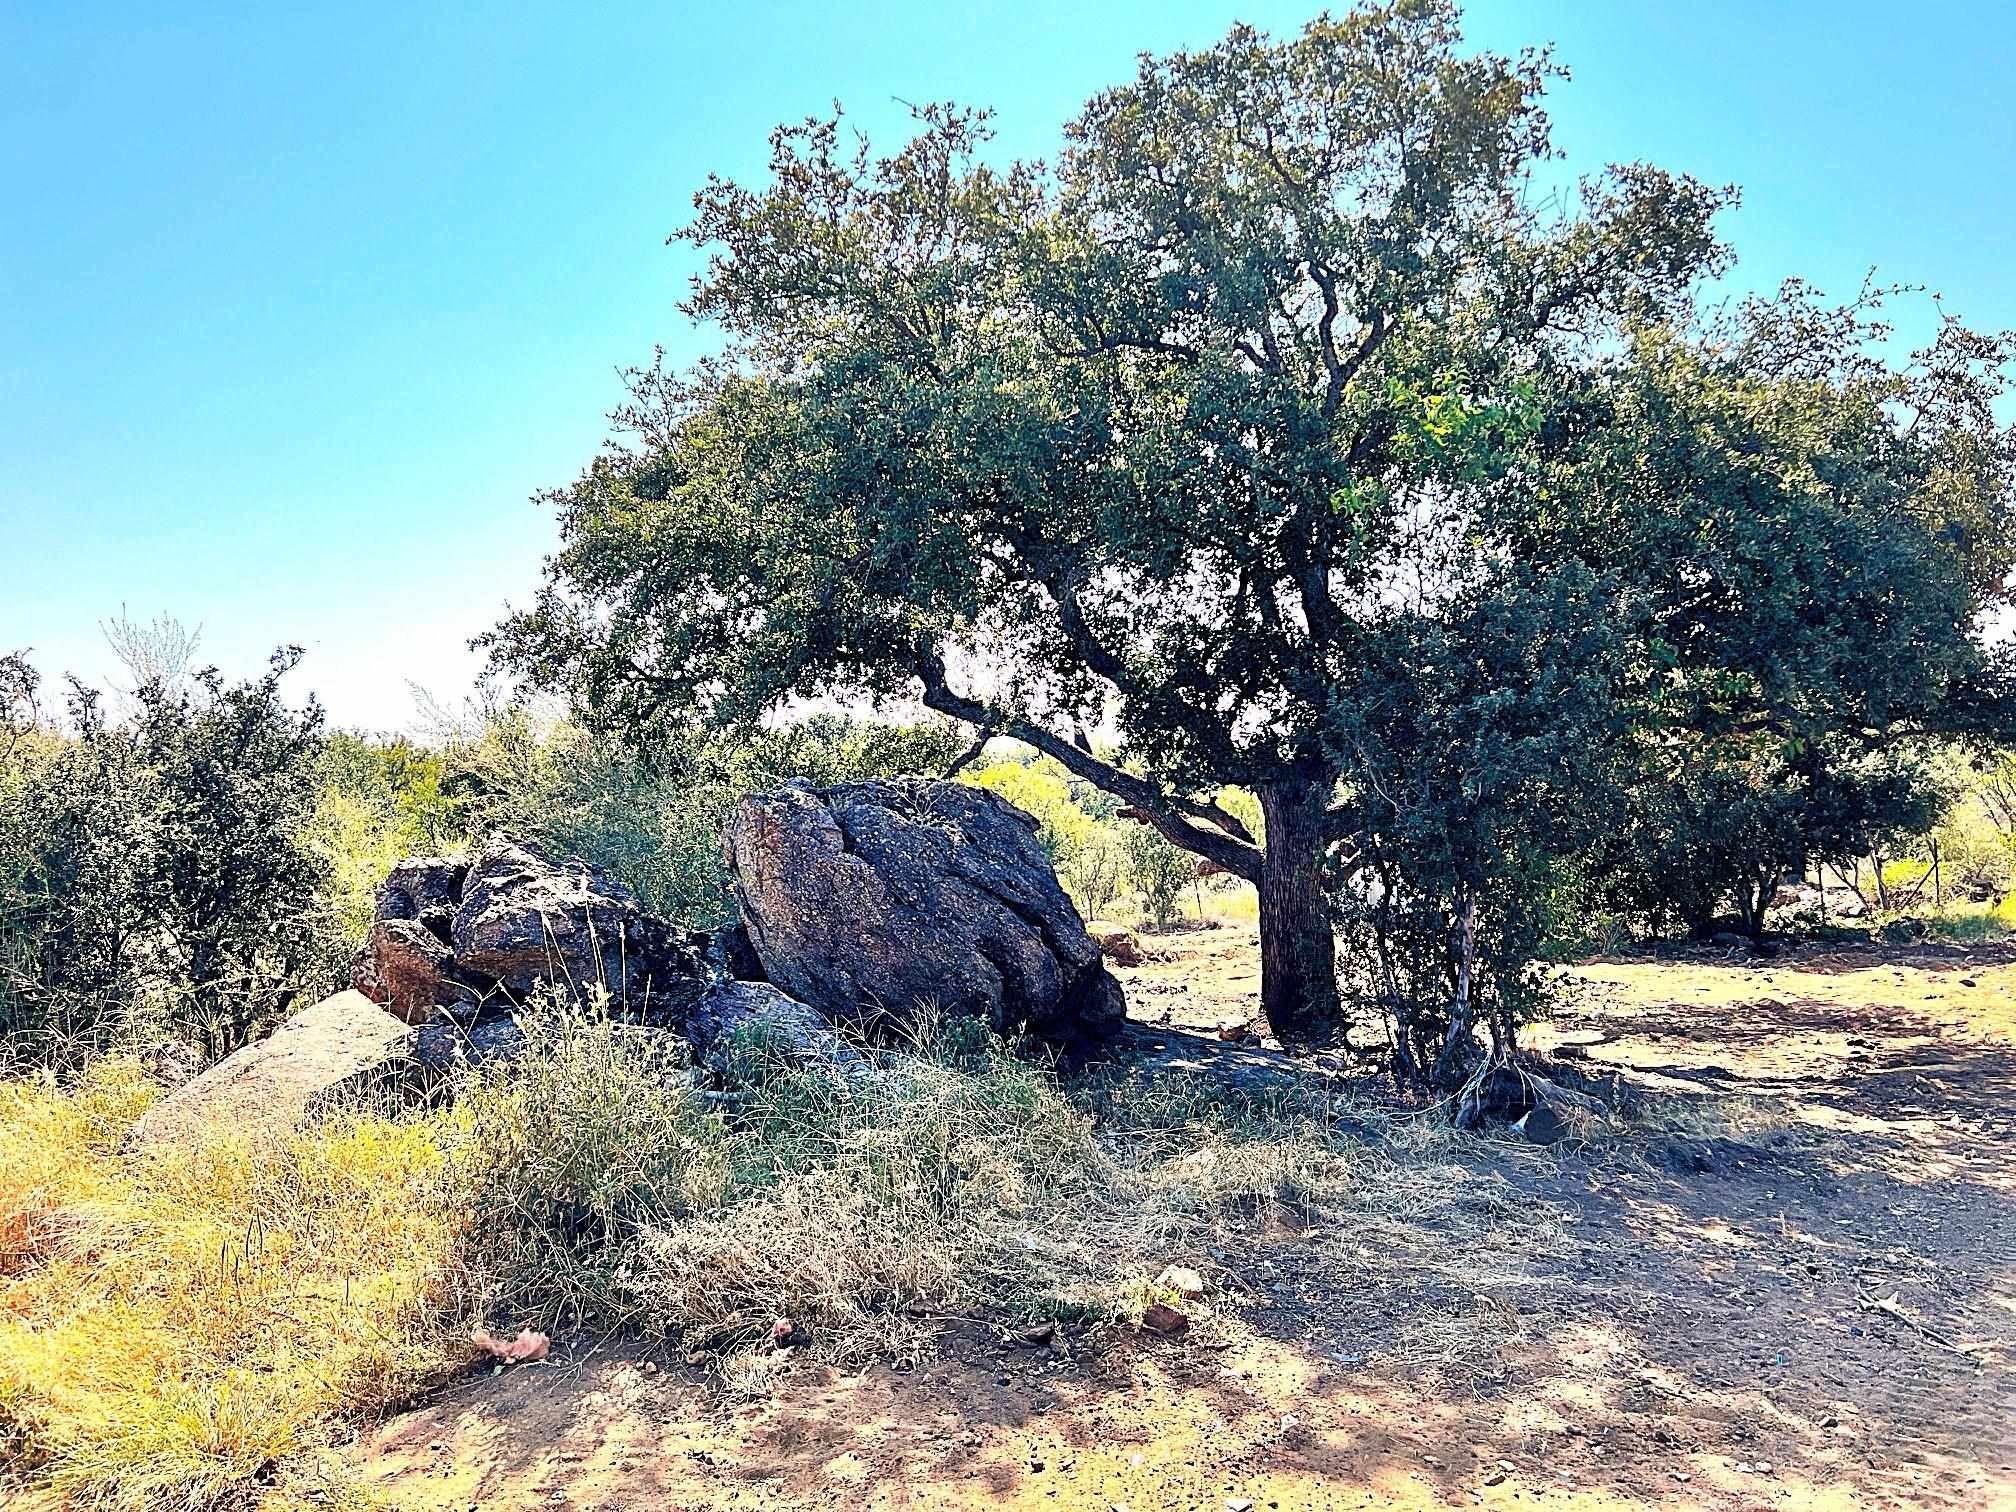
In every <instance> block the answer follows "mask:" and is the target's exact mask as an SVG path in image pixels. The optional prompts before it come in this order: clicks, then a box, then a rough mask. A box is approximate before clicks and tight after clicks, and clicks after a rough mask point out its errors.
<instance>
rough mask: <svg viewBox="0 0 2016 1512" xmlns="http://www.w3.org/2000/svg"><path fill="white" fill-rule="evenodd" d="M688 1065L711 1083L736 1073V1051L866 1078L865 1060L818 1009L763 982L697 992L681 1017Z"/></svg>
mask: <svg viewBox="0 0 2016 1512" xmlns="http://www.w3.org/2000/svg"><path fill="white" fill-rule="evenodd" d="M686 1038H687V1040H688V1042H689V1043H690V1044H691V1045H692V1048H693V1064H694V1065H695V1066H696V1067H699V1068H700V1069H701V1070H703V1071H704V1072H706V1073H707V1074H708V1075H709V1076H710V1077H712V1078H713V1079H714V1080H715V1081H716V1082H719V1083H723V1084H726V1083H728V1082H731V1081H733V1080H735V1079H736V1078H737V1077H738V1076H739V1075H741V1074H742V1072H743V1069H744V1068H742V1067H739V1066H738V1065H737V1064H736V1061H737V1057H738V1056H741V1055H748V1054H756V1055H759V1056H762V1057H771V1058H776V1059H781V1060H785V1061H789V1062H791V1063H792V1064H794V1065H797V1066H799V1067H802V1068H804V1069H807V1070H813V1069H816V1070H820V1071H826V1072H830V1073H832V1074H834V1075H835V1076H837V1077H839V1078H842V1079H844V1080H847V1081H864V1080H872V1079H873V1078H874V1077H875V1076H876V1075H877V1074H878V1073H877V1072H876V1070H875V1067H874V1066H873V1065H872V1064H870V1063H869V1061H868V1058H867V1057H866V1056H864V1055H863V1054H862V1053H861V1052H860V1051H858V1050H856V1049H855V1048H854V1047H853V1046H852V1045H850V1044H849V1043H848V1042H847V1041H846V1040H845V1039H844V1038H843V1037H842V1036H841V1035H839V1034H838V1033H836V1032H835V1031H834V1029H833V1027H832V1026H831V1025H830V1024H828V1023H827V1022H826V1020H825V1018H823V1017H822V1016H821V1015H820V1014H819V1012H818V1011H817V1010H816V1009H814V1008H812V1007H810V1006H808V1005H807V1004H804V1003H801V1002H799V1001H798V1000H797V999H796V998H791V997H786V996H785V995H784V994H783V993H782V992H779V991H778V990H777V989H776V988H775V987H772V986H771V985H770V984H769V983H768V982H716V983H714V984H713V985H712V986H711V987H709V988H707V990H706V991H705V992H703V993H701V995H700V998H699V1001H698V1002H696V1003H695V1004H694V1006H693V1013H692V1017H691V1018H689V1019H688V1020H687V1024H686Z"/></svg>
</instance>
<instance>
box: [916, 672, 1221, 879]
mask: <svg viewBox="0 0 2016 1512" xmlns="http://www.w3.org/2000/svg"><path fill="white" fill-rule="evenodd" d="M917 677H918V679H919V681H921V682H922V683H923V684H924V703H925V706H926V707H927V708H931V709H935V710H937V712H939V713H940V714H947V715H950V716H951V717H952V718H954V719H959V720H964V721H965V722H966V723H967V724H970V725H974V726H977V727H978V728H980V729H983V730H984V729H994V730H998V731H999V732H1000V733H1002V734H1004V735H1012V736H1014V737H1015V738H1016V739H1017V740H1021V741H1026V742H1027V743H1028V744H1029V745H1031V746H1034V747H1035V748H1036V749H1037V750H1039V751H1041V752H1042V753H1043V754H1044V755H1045V756H1048V757H1050V758H1052V759H1053V760H1054V761H1056V762H1057V764H1058V765H1059V766H1061V767H1063V768H1064V770H1065V771H1067V772H1070V773H1072V774H1074V775H1075V776H1079V777H1083V778H1084V779H1085V780H1086V781H1087V782H1089V783H1091V784H1093V786H1095V787H1098V788H1100V789H1102V790H1103V791H1105V792H1108V793H1111V794H1113V796H1114V797H1116V798H1119V799H1122V800H1123V801H1125V802H1127V803H1130V804H1132V805H1133V806H1134V807H1135V808H1137V809H1139V810H1140V811H1141V814H1142V816H1143V818H1145V819H1146V820H1147V821H1148V823H1150V824H1151V825H1153V826H1154V827H1155V829H1156V830H1157V831H1159V832H1160V833H1161V835H1162V837H1163V838H1164V839H1166V840H1168V841H1169V842H1170V843H1171V844H1172V845H1179V846H1181V847H1182V848H1183V849H1184V850H1187V851H1190V852H1192V853H1193V854H1196V855H1199V856H1202V857H1204V858H1205V859H1206V860H1207V861H1215V862H1216V863H1217V864H1218V865H1219V866H1222V867H1223V868H1224V869H1225V870H1226V871H1228V872H1231V873H1232V874H1233V875H1234V876H1238V877H1244V878H1245V879H1246V880H1247V881H1249V882H1257V881H1259V879H1260V848H1259V847H1258V846H1257V845H1254V844H1252V843H1251V841H1250V839H1247V840H1241V839H1238V838H1236V837H1235V836H1234V835H1232V834H1231V833H1229V832H1227V831H1226V830H1223V829H1217V828H1214V829H1205V828H1203V827H1202V826H1201V825H1198V824H1193V823H1191V822H1190V820H1189V819H1187V818H1185V817H1184V815H1185V814H1194V815H1197V816H1198V817H1201V818H1204V819H1206V820H1208V821H1209V822H1210V823H1211V824H1213V825H1221V824H1223V823H1225V821H1227V820H1229V821H1230V822H1231V823H1232V824H1238V823H1239V821H1238V820H1237V819H1236V818H1233V816H1232V815H1230V814H1227V813H1225V812H1224V810H1223V809H1220V808H1218V805H1217V804H1215V803H1212V804H1200V803H1195V802H1192V801H1191V800H1189V799H1185V798H1178V797H1175V796H1174V795H1172V794H1168V793H1164V792H1162V791H1161V790H1160V789H1159V788H1157V787H1156V786H1155V785H1154V784H1153V783H1151V782H1149V781H1148V780H1147V779H1145V778H1142V777H1137V776H1135V775H1134V774H1133V773H1132V772H1129V771H1126V770H1125V769H1123V768H1121V767H1117V766H1114V765H1113V764H1112V763H1110V762H1106V761H1101V760H1100V759H1099V758H1098V757H1096V756H1094V755H1093V754H1092V753H1091V752H1089V751H1084V750H1081V749H1079V748H1078V747H1077V746H1076V745H1073V744H1072V743H1071V742H1070V741H1068V740H1066V739H1065V738H1064V737H1063V736H1061V735H1059V734H1057V733H1056V732H1055V731H1052V730H1047V729H1045V728H1044V727H1043V726H1042V725H1040V724H1037V723H1036V722H1035V721H1034V720H1031V719H1025V718H1023V717H1021V716H1020V715H1016V714H1011V713H1008V712H1006V711H1004V710H1000V709H995V708H993V707H991V706H989V705H987V704H985V703H982V702H981V701H980V700H978V699H975V698H968V697H966V696H965V695H964V694H962V693H957V692H955V691H953V688H952V685H951V683H950V681H949V680H948V678H947V676H946V672H945V659H944V658H943V657H942V656H940V655H938V654H937V653H936V652H934V651H925V652H921V653H920V654H919V655H918V658H917ZM1213 810H1216V812H1215V813H1214V812H1213ZM1220 816H1222V818H1221V817H1220ZM1240 827H1241V828H1244V826H1243V825H1242V826H1240Z"/></svg>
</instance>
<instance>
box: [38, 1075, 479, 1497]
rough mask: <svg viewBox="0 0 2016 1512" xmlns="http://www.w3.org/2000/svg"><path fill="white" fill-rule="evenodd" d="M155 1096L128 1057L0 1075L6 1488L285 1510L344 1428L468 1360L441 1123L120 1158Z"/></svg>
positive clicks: (144, 1151) (358, 1118) (347, 1125)
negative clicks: (65, 1080) (31, 1075)
mask: <svg viewBox="0 0 2016 1512" xmlns="http://www.w3.org/2000/svg"><path fill="white" fill-rule="evenodd" d="M152 1098H153V1093H152V1090H151V1088H150V1087H149V1086H148V1084H147V1083H146V1080H145V1078H144V1077H143V1076H142V1075H141V1074H140V1072H139V1070H138V1068H137V1067H136V1066H134V1065H132V1064H131V1063H126V1062H104V1063H100V1064H99V1065H98V1066H96V1067H94V1068H93V1069H92V1070H91V1071H90V1072H89V1073H87V1075H86V1076H85V1078H84V1080H83V1082H82V1083H81V1084H80V1085H79V1086H77V1087H75V1088H73V1089H68V1090H64V1089H59V1088H57V1087H56V1086H55V1085H54V1084H53V1083H51V1082H49V1081H47V1080H46V1079H45V1080H31V1081H20V1082H14V1083H10V1084H5V1085H0V1477H7V1478H11V1480H12V1481H13V1482H14V1484H15V1485H16V1486H17V1487H21V1486H32V1487H36V1488H39V1489H41V1490H43V1491H46V1492H47V1493H49V1494H50V1495H52V1496H53V1497H55V1498H57V1499H59V1500H63V1501H69V1502H72V1503H74V1504H80V1505H91V1506H100V1507H108V1508H135V1509H140V1508H146V1509H149V1512H158V1509H181V1508H188V1509H197V1508H208V1507H215V1506H219V1505H222V1504H225V1503H227V1502H228V1503H232V1504H239V1505H242V1504H250V1503H256V1504H262V1505H272V1506H284V1505H289V1504H291V1502H292V1501H293V1500H294V1499H295V1493H296V1491H297V1490H299V1489H300V1487H301V1486H303V1485H304V1484H307V1483H310V1482H314V1481H317V1480H319V1479H321V1478H322V1467H321V1466H320V1463H319V1452H320V1451H322V1450H324V1449H325V1448H326V1447H327V1446H328V1445H329V1444H330V1443H331V1441H332V1432H333V1429H334V1426H335V1424H336V1423H337V1422H338V1421H339V1420H340V1419H342V1418H343V1417H345V1416H349V1415H353V1414H356V1413H360V1412H368V1411H370V1410H373V1409H377V1408H382V1407H384V1406H387V1405H389V1404H391V1403H394V1402H396V1401H398V1400H400V1399H401V1398H402V1397H404V1396H406V1395H408V1394H410V1393H411V1392H412V1391H414V1390H415V1389H416V1388H418V1387H420V1386H421V1385H423V1384H425V1383H427V1382H429V1381H432V1380H435V1379H438V1378H439V1377H440V1376H441V1375H442V1373H443V1372H444V1371H446V1370H447V1369H449V1368H451V1367H452V1366H453V1365H455V1364H457V1363H459V1362H460V1361H462V1360H465V1359H466V1358H467V1356H468V1349H469V1346H468V1339H467V1332H466V1329H467V1317H466V1312H465V1308H464V1302H463V1299H464V1285H463V1279H464V1277H463V1268H462V1262H461V1251H462V1244H463V1238H464V1229H465V1227H466V1210H465V1209H463V1208H462V1207H460V1205H459V1204H458V1203H457V1201H456V1199H455V1191H456V1187H457V1185H458V1180H459V1178H457V1177H456V1175H455V1163H454V1159H453V1155H452V1151H451V1148H450V1144H449V1142H448V1141H447V1140H446V1139H445V1138H444V1132H445V1129H446V1125H445V1124H444V1123H443V1122H442V1121H440V1120H431V1121H430V1120H424V1119H391V1118H383V1117H375V1116H368V1115H362V1114H360V1115H355V1116H351V1117H345V1118H339V1119H335V1120H332V1121H330V1122H327V1123H325V1124H323V1125H321V1126H319V1127H317V1128H315V1129H312V1130H309V1131H306V1132H303V1133H301V1134H299V1135H297V1136H295V1137H293V1138H291V1139H286V1140H281V1141H272V1142H267V1143H261V1144H254V1143H252V1142H250V1141H247V1140H245V1139H243V1138H240V1137H233V1136H224V1137H219V1138H217V1139H214V1140H212V1141H210V1142H208V1143H205V1144H202V1145H199V1146H192V1147H179V1146H161V1147H152V1146H148V1147H140V1148H134V1149H127V1148H124V1141H125V1138H126V1135H127V1133H128V1131H129V1130H130V1128H131V1126H132V1123H133V1120H134V1119H135V1118H137V1117H138V1115H139V1114H140V1112H142V1111H144V1109H145V1108H146V1106H147V1105H148V1104H149V1103H150V1102H151V1101H152ZM4 1484H5V1481H4V1480H0V1485H4ZM318 1490H319V1493H320V1495H321V1497H322V1500H323V1504H325V1505H326V1504H327V1498H328V1495H329V1494H330V1493H329V1488H328V1487H327V1486H322V1487H319V1488H318Z"/></svg>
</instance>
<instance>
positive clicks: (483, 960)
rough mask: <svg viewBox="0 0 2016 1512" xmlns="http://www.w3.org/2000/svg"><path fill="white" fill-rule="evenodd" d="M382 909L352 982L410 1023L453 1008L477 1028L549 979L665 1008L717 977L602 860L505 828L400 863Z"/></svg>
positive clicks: (671, 1010) (572, 991)
mask: <svg viewBox="0 0 2016 1512" xmlns="http://www.w3.org/2000/svg"><path fill="white" fill-rule="evenodd" d="M376 914H377V917H376V919H375V920H374V922H373V924H372V926H371V933H370V935H369V936H368V937H367V938H366V940H365V943H364V948H363V949H362V950H360V951H359V952H358V954H357V958H356V960H355V961H354V962H353V963H352V966H351V974H350V980H351V985H352V986H353V987H354V988H356V990H357V991H359V992H361V993H363V994H364V995H365V996H366V997H368V998H370V999H371V1000H372V1001H373V1002H376V1003H379V1004H382V1005H383V1006H384V1007H385V1008H387V1009H388V1010H389V1011H391V1012H392V1013H394V1014H396V1015H397V1016H398V1017H400V1018H402V1019H405V1020H406V1021H407V1022H409V1023H415V1024H417V1023H422V1022H424V1021H426V1020H428V1019H430V1018H431V1017H433V1016H434V1015H435V1014H436V1012H437V1010H445V1011H446V1013H447V1014H448V1016H450V1017H452V1018H455V1019H457V1020H459V1021H461V1022H462V1023H463V1024H464V1025H465V1026H470V1027H474V1026H475V1025H476V1024H477V1022H478V1021H479V1020H481V1019H484V1018H485V1017H486V1016H495V1015H497V1014H501V1013H506V1012H508V1011H509V1009H510V1007H511V1006H513V1005H514V1004H522V1003H524V1002H527V1001H529V1000H530V999H531V998H532V997H534V996H535V995H536V994H538V993H539V992H540V991H542V990H548V989H550V990H552V991H555V992H557V993H559V994H560V995H562V996H564V997H567V998H570V999H572V1000H574V1001H576V1002H584V1001H586V1000H588V999H589V998H590V997H592V996H594V995H596V994H597V993H598V991H599V990H601V989H606V990H607V992H608V995H609V999H610V1002H611V1004H612V1006H613V1007H614V1009H615V1010H616V1011H617V1012H618V1013H621V1014H623V1015H625V1016H628V1017H633V1018H641V1017H649V1016H654V1015H655V1016H658V1017H667V1016H671V1015H675V1014H679V1013H682V1012H683V1011H684V1009H685V1008H686V1007H687V1006H689V1005H690V1004H691V1002H692V1000H693V998H694V997H695V996H697V995H698V993H699V991H700V989H701V988H702V987H703V986H704V985H705V984H706V982H707V980H708V977H709V972H708V968H707V965H706V963H705V962H704V961H703V960H702V959H701V957H700V954H699V952H698V951H696V950H695V949H694V948H693V947H692V946H691V945H690V944H689V943H688V942H687V941H686V939H685V938H684V936H682V935H681V934H680V933H679V932H678V931H677V930H675V929H674V928H673V927H672V926H671V925H670V924H668V923H667V922H666V921H664V920H663V919H658V918H654V917H653V916H652V915H650V914H647V913H645V912H644V911H643V909H642V908H640V907H639V906H638V903H637V899H636V897H635V896H634V895H633V894H632V893H631V892H630V890H629V889H628V888H626V887H624V886H623V885H622V884H621V883H619V882H616V881H614V880H613V879H611V878H610V877H609V876H608V875H607V874H606V873H604V872H603V871H602V870H601V869H600V868H598V867H593V866H590V865H588V864H587V863H586V862H584V861H563V862H556V861H552V860H549V859H547V858H546V857H545V856H543V855H541V854H540V853H539V852H537V851H536V850H533V849H532V848H531V847H529V846H525V845H521V844H518V843H517V842H515V841H512V840H509V839H506V838H503V837H501V836H498V837H493V838H492V839H490V840H489V841H487V842H485V844H484V845H483V846H482V848H481V849H479V850H478V851H477V852H476V854H475V855H474V856H473V857H471V858H470V859H469V860H467V861H456V860H449V859H442V858H437V857H414V858H412V859H409V860H406V861H402V862H400V863H399V864H398V866H396V867H394V868H393V870H392V873H391V875H390V876H389V877H387V878H386V880H385V884H384V886H383V887H381V888H380V889H379V890H378V898H377V907H376Z"/></svg>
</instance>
